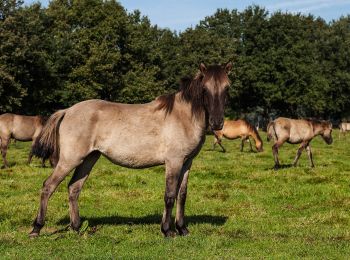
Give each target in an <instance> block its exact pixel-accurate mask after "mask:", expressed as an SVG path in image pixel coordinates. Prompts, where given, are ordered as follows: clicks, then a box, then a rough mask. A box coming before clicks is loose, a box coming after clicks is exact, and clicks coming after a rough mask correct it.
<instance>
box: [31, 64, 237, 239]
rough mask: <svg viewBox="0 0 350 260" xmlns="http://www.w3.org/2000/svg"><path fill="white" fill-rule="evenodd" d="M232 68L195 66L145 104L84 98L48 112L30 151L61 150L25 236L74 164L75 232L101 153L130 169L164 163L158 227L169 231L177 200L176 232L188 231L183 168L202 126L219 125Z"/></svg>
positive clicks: (202, 137)
mask: <svg viewBox="0 0 350 260" xmlns="http://www.w3.org/2000/svg"><path fill="white" fill-rule="evenodd" d="M231 67H232V65H231V63H228V64H226V65H225V66H220V65H213V66H209V67H208V68H207V67H206V66H205V65H204V64H201V65H200V71H199V72H198V73H197V75H196V76H195V77H194V78H187V79H184V80H183V81H182V84H181V85H182V87H181V89H180V91H179V92H177V93H175V94H170V95H165V96H161V97H158V98H157V99H156V100H154V101H153V102H150V103H147V104H135V105H131V104H120V103H112V102H107V101H102V100H88V101H83V102H80V103H78V104H76V105H74V106H72V107H70V108H68V109H65V110H60V111H58V112H56V113H55V114H53V115H52V116H51V117H50V118H49V120H48V123H47V124H46V125H45V127H44V129H43V131H42V133H41V135H40V138H39V139H38V141H37V142H36V144H35V147H34V149H33V150H34V153H35V154H36V155H38V156H40V157H42V158H47V157H48V156H50V155H51V154H57V155H59V156H58V157H56V158H58V163H57V165H56V167H55V169H54V171H53V173H52V174H51V176H49V177H48V178H47V180H46V181H45V182H44V185H43V188H42V192H41V200H40V207H39V211H38V215H37V217H36V218H35V220H34V223H33V230H32V232H31V233H30V236H31V237H35V236H38V235H39V232H40V230H41V228H42V227H43V225H44V222H45V215H46V210H47V204H48V200H49V198H50V196H51V195H52V193H53V192H54V191H55V189H56V188H57V186H58V185H59V184H60V183H61V182H62V180H63V179H64V178H65V177H66V176H67V175H68V174H69V172H70V171H71V170H73V169H75V171H74V174H73V176H72V179H71V181H70V182H69V185H68V191H69V211H70V225H71V227H72V228H73V229H74V230H77V229H79V227H80V217H79V211H78V202H77V200H78V197H79V193H80V191H81V189H82V187H83V184H84V182H85V181H86V179H87V178H88V175H89V173H90V171H91V169H92V167H93V166H94V164H95V163H96V161H97V160H98V159H99V157H100V155H101V154H102V155H104V156H105V157H107V158H108V159H109V160H110V161H112V162H113V163H115V164H118V165H121V166H124V167H128V168H145V167H151V166H155V165H162V164H165V194H164V202H165V209H164V213H163V218H162V222H161V231H162V232H163V234H164V235H165V236H166V237H168V236H172V235H173V234H174V233H173V231H171V229H170V227H171V212H172V208H173V206H174V203H175V201H176V217H175V223H176V229H177V231H178V233H179V235H187V234H188V233H189V231H188V229H187V228H186V225H185V222H184V206H185V200H186V194H187V180H188V175H189V170H190V168H191V164H192V160H193V159H194V157H195V156H196V155H197V154H198V152H199V151H200V149H201V147H202V145H203V142H204V140H205V130H206V128H207V126H208V124H209V126H210V127H211V128H212V129H213V130H220V129H221V128H222V126H223V123H224V104H225V99H226V96H227V95H226V94H227V90H228V86H229V83H230V82H229V78H228V76H227V74H228V72H229V71H230V70H231Z"/></svg>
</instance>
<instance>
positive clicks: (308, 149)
mask: <svg viewBox="0 0 350 260" xmlns="http://www.w3.org/2000/svg"><path fill="white" fill-rule="evenodd" d="M306 152H307V155H308V157H309V160H310V166H311V167H315V165H314V161H313V159H312V152H311V147H310V145H309V144H308V145H307V146H306Z"/></svg>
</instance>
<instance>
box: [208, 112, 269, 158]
mask: <svg viewBox="0 0 350 260" xmlns="http://www.w3.org/2000/svg"><path fill="white" fill-rule="evenodd" d="M214 136H215V139H214V144H213V150H214V149H215V145H216V144H219V145H220V147H221V148H222V151H223V152H226V150H225V148H224V147H223V145H222V144H221V139H222V137H225V138H227V139H230V140H233V139H237V138H241V146H240V151H241V152H243V147H244V142H245V141H248V142H249V144H250V151H253V148H252V143H251V142H250V140H249V137H250V136H251V137H252V138H253V139H254V141H255V147H256V150H257V151H258V152H262V151H263V142H262V140H261V138H260V135H259V133H258V131H257V130H256V128H255V127H254V126H252V125H251V124H250V123H249V122H248V121H246V120H244V119H238V120H225V122H224V127H223V128H222V129H221V130H219V131H214Z"/></svg>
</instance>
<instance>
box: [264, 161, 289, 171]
mask: <svg viewBox="0 0 350 260" xmlns="http://www.w3.org/2000/svg"><path fill="white" fill-rule="evenodd" d="M288 168H294V165H293V164H291V163H289V164H280V165H279V166H278V168H276V167H270V168H266V169H265V170H275V171H278V170H282V169H288Z"/></svg>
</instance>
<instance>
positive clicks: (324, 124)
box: [306, 118, 332, 127]
mask: <svg viewBox="0 0 350 260" xmlns="http://www.w3.org/2000/svg"><path fill="white" fill-rule="evenodd" d="M306 120H307V121H309V122H310V123H311V124H312V125H313V126H316V125H321V126H322V127H332V123H331V122H329V121H326V120H319V119H314V118H307V119H306Z"/></svg>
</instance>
